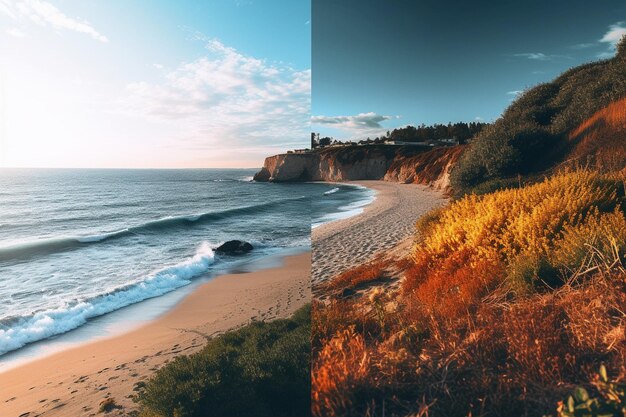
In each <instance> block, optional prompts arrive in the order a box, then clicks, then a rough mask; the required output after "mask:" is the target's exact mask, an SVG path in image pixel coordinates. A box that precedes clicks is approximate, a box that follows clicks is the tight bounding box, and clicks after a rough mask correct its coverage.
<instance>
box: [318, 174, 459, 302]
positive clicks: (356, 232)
mask: <svg viewBox="0 0 626 417" xmlns="http://www.w3.org/2000/svg"><path fill="white" fill-rule="evenodd" d="M347 184H353V185H359V186H362V187H366V188H369V189H373V190H374V191H375V192H376V194H375V195H374V201H372V202H371V203H370V204H368V205H366V206H364V207H363V212H361V213H359V214H357V215H354V216H351V217H348V218H345V219H339V220H336V221H332V222H328V223H324V224H322V225H320V226H319V227H316V228H315V229H313V230H312V232H311V247H312V262H313V264H312V271H311V280H312V285H313V292H314V293H315V292H316V291H315V287H316V286H317V285H318V284H320V283H322V282H324V281H326V280H329V279H331V278H333V277H335V276H337V275H338V274H340V273H342V272H344V271H346V270H348V269H351V268H354V267H356V266H358V265H361V264H363V263H365V262H367V261H369V260H371V259H372V258H373V257H374V256H376V255H378V254H380V253H387V254H390V253H391V252H394V253H395V252H399V251H400V250H401V249H403V248H407V247H408V246H409V245H410V243H411V241H412V238H413V234H414V232H415V227H414V226H415V222H416V221H417V219H418V218H419V217H421V216H422V215H423V214H425V213H426V212H428V211H430V210H432V209H434V208H436V207H440V206H442V205H444V204H445V203H446V202H447V201H448V200H447V198H446V197H445V195H444V192H443V191H440V190H435V189H433V188H432V187H429V186H427V185H420V184H402V183H395V182H389V181H380V180H364V181H348V182H347Z"/></svg>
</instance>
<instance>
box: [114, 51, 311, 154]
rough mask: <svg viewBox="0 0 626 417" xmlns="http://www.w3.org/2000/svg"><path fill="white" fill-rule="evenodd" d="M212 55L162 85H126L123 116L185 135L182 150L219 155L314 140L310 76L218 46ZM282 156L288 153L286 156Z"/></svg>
mask: <svg viewBox="0 0 626 417" xmlns="http://www.w3.org/2000/svg"><path fill="white" fill-rule="evenodd" d="M206 49H207V54H206V55H205V56H203V57H201V58H198V59H196V60H194V61H192V62H188V63H183V64H181V65H179V66H178V67H177V68H176V69H175V70H173V71H170V72H166V73H165V74H164V76H163V78H162V81H161V82H159V83H147V82H137V83H133V84H130V85H128V87H127V88H128V93H129V94H128V97H127V98H126V100H125V101H124V103H122V104H123V108H124V109H125V110H126V112H128V113H131V114H140V115H143V116H145V117H148V118H149V119H151V120H153V121H156V122H159V123H165V124H170V125H172V124H173V125H175V126H179V127H180V137H179V138H173V139H176V140H177V141H178V144H179V146H180V145H181V142H180V141H183V142H184V146H189V147H193V148H197V149H210V148H212V149H214V148H215V146H216V144H223V145H225V146H234V147H236V146H240V147H241V146H250V145H251V144H253V143H258V144H260V145H267V144H271V145H272V146H275V147H276V148H281V149H282V148H286V147H292V146H295V145H297V146H301V145H304V144H306V143H307V142H308V140H309V136H308V135H309V127H310V122H309V116H310V95H311V71H310V70H304V71H298V70H295V69H293V68H291V67H289V66H285V65H282V64H275V63H268V62H265V61H263V60H260V59H257V58H254V57H251V56H247V55H245V54H242V53H240V52H238V51H237V50H235V49H233V48H231V47H228V46H226V45H224V44H223V43H221V42H220V41H218V40H215V39H211V40H208V41H207V43H206ZM283 150H284V149H283Z"/></svg>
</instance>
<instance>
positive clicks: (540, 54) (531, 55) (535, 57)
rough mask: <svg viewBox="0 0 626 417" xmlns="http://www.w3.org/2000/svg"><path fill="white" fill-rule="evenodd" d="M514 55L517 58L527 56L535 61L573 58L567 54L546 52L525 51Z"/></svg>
mask: <svg viewBox="0 0 626 417" xmlns="http://www.w3.org/2000/svg"><path fill="white" fill-rule="evenodd" d="M512 56H514V57H516V58H526V59H530V60H533V61H552V60H555V59H571V57H569V56H567V55H556V54H550V55H548V54H544V53H543V52H524V53H520V54H513V55H512Z"/></svg>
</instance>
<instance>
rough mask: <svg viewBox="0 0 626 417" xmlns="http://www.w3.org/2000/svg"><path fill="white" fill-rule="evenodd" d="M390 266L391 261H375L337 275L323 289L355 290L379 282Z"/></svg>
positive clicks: (380, 259)
mask: <svg viewBox="0 0 626 417" xmlns="http://www.w3.org/2000/svg"><path fill="white" fill-rule="evenodd" d="M389 265H391V261H390V260H387V259H382V258H378V259H374V260H372V261H370V262H368V263H365V264H363V265H359V266H357V267H356V268H352V269H349V270H347V271H345V272H343V273H341V274H339V275H337V276H336V277H335V278H333V279H332V280H330V281H329V282H328V283H327V284H325V285H323V286H322V289H323V290H327V291H328V290H330V291H336V290H342V289H344V288H355V287H358V286H360V285H364V284H368V283H371V282H373V281H377V280H379V279H382V278H384V276H385V269H387V268H388V267H389Z"/></svg>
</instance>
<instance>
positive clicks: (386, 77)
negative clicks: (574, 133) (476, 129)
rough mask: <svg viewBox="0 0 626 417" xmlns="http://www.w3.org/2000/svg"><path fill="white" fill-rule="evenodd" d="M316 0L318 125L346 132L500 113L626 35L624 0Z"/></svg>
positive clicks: (314, 39)
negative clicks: (524, 93) (528, 91)
mask: <svg viewBox="0 0 626 417" xmlns="http://www.w3.org/2000/svg"><path fill="white" fill-rule="evenodd" d="M312 3H313V5H312V7H313V8H312V73H313V79H312V84H313V91H312V113H313V116H314V117H313V130H315V131H319V132H322V134H328V135H333V136H335V137H338V138H347V137H365V136H368V135H371V136H375V135H376V134H377V133H380V131H381V130H387V129H388V128H391V127H395V126H402V125H406V124H420V123H426V124H430V123H447V122H448V121H452V122H455V121H460V120H462V121H472V120H475V119H477V118H480V119H482V120H485V121H490V120H493V119H495V118H497V117H498V116H499V115H500V114H501V112H502V111H503V110H504V109H505V108H506V106H507V105H508V104H509V103H510V102H511V100H512V99H513V98H514V97H515V92H516V91H520V90H523V89H525V88H528V87H532V86H534V85H536V84H538V83H541V82H544V81H549V80H551V79H553V78H554V77H555V76H556V75H558V74H560V73H561V72H563V71H564V70H566V69H567V68H570V67H573V66H576V65H579V64H581V63H584V62H588V61H593V60H597V59H601V58H606V57H609V56H612V55H613V47H614V42H612V41H613V40H614V39H615V38H616V36H618V35H620V34H622V33H626V2H624V1H623V0H620V1H617V0H610V1H609V0H607V1H589V0H586V1H582V0H567V1H564V0H550V1H547V0H531V1H528V0H524V1H508V0H507V1H495V0H494V1H441V0H438V1H434V0H313V2H312ZM387 117H390V118H387Z"/></svg>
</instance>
